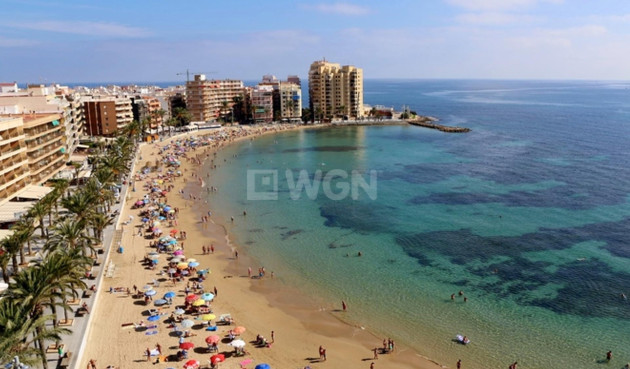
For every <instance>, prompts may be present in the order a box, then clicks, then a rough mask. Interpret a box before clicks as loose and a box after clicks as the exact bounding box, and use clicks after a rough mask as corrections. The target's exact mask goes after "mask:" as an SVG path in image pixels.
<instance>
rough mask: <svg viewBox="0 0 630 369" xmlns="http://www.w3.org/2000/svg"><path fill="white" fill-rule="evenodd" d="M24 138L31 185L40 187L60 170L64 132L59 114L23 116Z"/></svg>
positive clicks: (66, 155)
mask: <svg viewBox="0 0 630 369" xmlns="http://www.w3.org/2000/svg"><path fill="white" fill-rule="evenodd" d="M22 119H23V121H24V126H23V127H24V135H25V139H24V141H25V143H26V156H27V158H28V169H29V172H30V173H29V178H30V183H31V184H40V183H43V182H45V181H47V180H48V179H50V178H52V177H53V176H54V175H55V174H57V173H58V172H59V171H60V170H61V169H63V167H64V165H65V163H66V161H67V159H68V151H67V149H66V144H65V142H66V129H65V125H64V124H63V121H62V120H63V118H62V115H61V114H24V115H23V116H22Z"/></svg>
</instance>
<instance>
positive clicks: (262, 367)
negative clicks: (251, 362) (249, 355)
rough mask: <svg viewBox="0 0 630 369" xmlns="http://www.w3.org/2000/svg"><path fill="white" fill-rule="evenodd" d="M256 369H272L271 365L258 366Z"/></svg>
mask: <svg viewBox="0 0 630 369" xmlns="http://www.w3.org/2000/svg"><path fill="white" fill-rule="evenodd" d="M256 369H271V367H270V366H269V364H265V363H263V364H258V365H256Z"/></svg>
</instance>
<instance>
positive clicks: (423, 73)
mask: <svg viewBox="0 0 630 369" xmlns="http://www.w3.org/2000/svg"><path fill="white" fill-rule="evenodd" d="M0 14H2V16H1V17H0V82H12V81H17V82H18V83H20V84H23V83H77V82H125V81H138V82H151V81H154V82H157V81H185V80H186V75H185V74H186V71H187V70H188V71H189V72H190V73H191V74H194V73H205V74H207V76H208V78H220V79H224V78H233V79H241V80H259V79H261V78H262V76H263V75H265V74H273V75H276V76H277V77H279V78H281V79H285V78H286V76H287V75H299V76H300V77H302V78H306V77H307V75H308V69H309V66H310V64H311V63H312V62H313V61H316V60H321V59H323V58H325V59H326V60H328V61H331V62H335V63H339V64H341V65H354V66H356V67H359V68H363V73H364V78H365V79H371V78H437V79H444V78H446V79H461V78H465V79H554V80H567V79H585V80H630V0H362V1H359V0H354V1H341V2H335V1H320V0H312V1H300V0H205V1H203V0H184V1H170V0H168V1H167V0H152V1H145V0H107V1H87V0H86V1H76V0H2V1H0Z"/></svg>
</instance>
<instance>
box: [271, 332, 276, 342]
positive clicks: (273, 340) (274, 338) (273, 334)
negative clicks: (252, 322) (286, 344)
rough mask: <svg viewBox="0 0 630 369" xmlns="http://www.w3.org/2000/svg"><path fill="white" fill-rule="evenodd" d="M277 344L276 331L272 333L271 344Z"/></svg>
mask: <svg viewBox="0 0 630 369" xmlns="http://www.w3.org/2000/svg"><path fill="white" fill-rule="evenodd" d="M274 342H276V334H275V333H274V331H271V343H274Z"/></svg>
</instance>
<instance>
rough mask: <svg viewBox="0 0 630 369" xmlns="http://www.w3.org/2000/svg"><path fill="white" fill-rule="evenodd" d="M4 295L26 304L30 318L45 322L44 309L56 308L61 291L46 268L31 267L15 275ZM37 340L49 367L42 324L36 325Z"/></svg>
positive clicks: (45, 365) (43, 358)
mask: <svg viewBox="0 0 630 369" xmlns="http://www.w3.org/2000/svg"><path fill="white" fill-rule="evenodd" d="M4 296H5V297H6V298H7V299H11V300H16V301H18V302H20V303H21V304H23V305H24V307H25V308H26V309H27V310H28V315H29V317H30V319H32V320H34V321H39V320H40V319H42V320H43V321H44V324H45V322H46V321H47V320H50V319H43V317H44V309H45V308H50V309H51V311H53V314H54V309H55V306H54V305H55V301H56V298H57V297H59V296H60V293H59V292H58V291H57V290H56V286H55V285H53V284H52V283H50V277H49V276H48V273H47V271H46V270H45V269H43V268H41V267H37V266H35V267H31V268H26V269H22V270H20V271H19V272H18V273H17V274H15V275H14V276H13V281H12V282H11V283H9V288H8V289H7V290H6V291H5V293H4ZM34 330H35V340H36V342H37V345H38V347H39V350H40V356H41V358H42V365H43V367H44V369H47V368H48V363H47V362H46V352H45V350H44V339H45V338H44V337H43V336H44V331H45V328H44V327H43V324H42V325H38V326H36V327H34Z"/></svg>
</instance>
